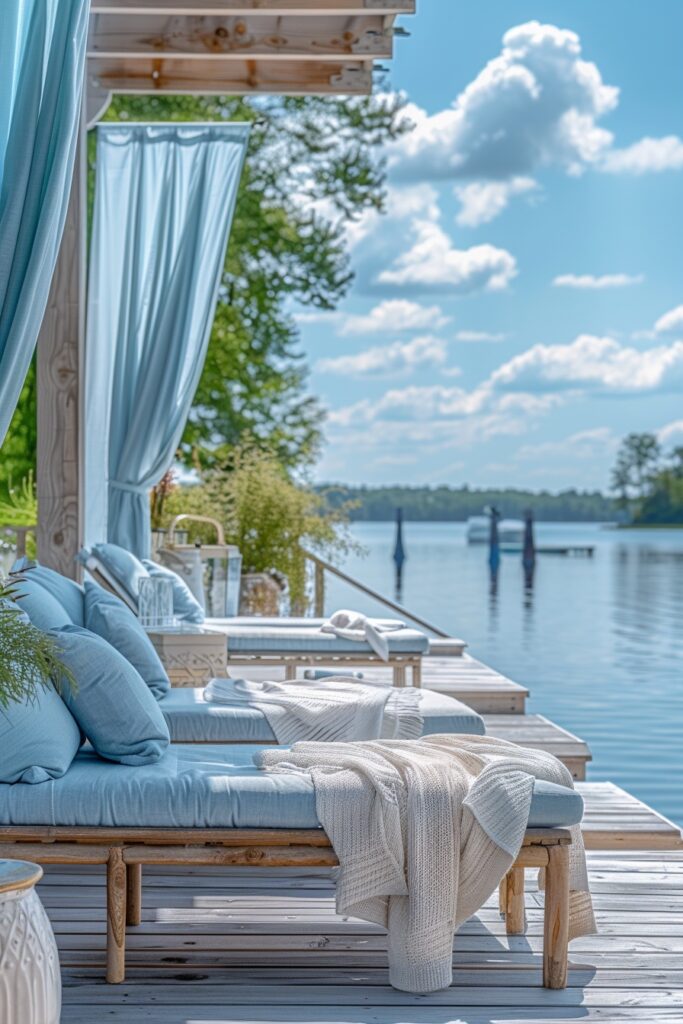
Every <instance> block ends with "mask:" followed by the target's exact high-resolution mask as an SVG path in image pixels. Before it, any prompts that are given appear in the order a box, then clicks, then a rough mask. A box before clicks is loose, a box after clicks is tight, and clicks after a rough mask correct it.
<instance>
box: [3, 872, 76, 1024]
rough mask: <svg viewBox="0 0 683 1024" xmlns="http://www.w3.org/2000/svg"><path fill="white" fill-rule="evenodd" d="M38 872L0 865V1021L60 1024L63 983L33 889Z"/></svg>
mask: <svg viewBox="0 0 683 1024" xmlns="http://www.w3.org/2000/svg"><path fill="white" fill-rule="evenodd" d="M42 876H43V869H42V868H41V867H39V866H38V865H37V864H30V863H29V862H28V861H25V860H0V1021H2V1022H3V1024H59V1017H60V1012H61V1007H62V980H61V976H60V973H59V957H58V955H57V946H56V944H55V937H54V935H53V932H52V926H51V925H50V922H49V920H48V917H47V914H46V913H45V911H44V910H43V904H42V903H41V902H40V900H39V898H38V894H37V893H36V891H35V889H34V886H35V884H36V882H39V881H40V879H41V878H42Z"/></svg>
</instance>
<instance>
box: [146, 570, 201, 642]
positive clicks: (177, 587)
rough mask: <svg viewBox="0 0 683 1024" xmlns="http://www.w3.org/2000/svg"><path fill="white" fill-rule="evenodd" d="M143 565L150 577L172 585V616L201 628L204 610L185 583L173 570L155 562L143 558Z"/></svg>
mask: <svg viewBox="0 0 683 1024" xmlns="http://www.w3.org/2000/svg"><path fill="white" fill-rule="evenodd" d="M142 564H143V565H144V567H145V569H146V570H147V572H148V573H149V574H150V576H159V577H161V578H162V579H165V580H170V581H171V583H172V584H173V614H174V615H175V616H176V618H178V619H181V620H182V621H183V622H193V623H195V625H197V626H201V624H202V623H203V622H204V609H203V608H202V606H201V605H200V603H199V601H198V600H197V598H196V597H195V596H194V594H193V593H192V591H191V590H190V588H189V587H188V585H187V583H186V582H185V580H184V579H182V577H180V576H179V575H178V573H177V572H173V569H168V568H167V567H166V566H165V565H159V564H158V563H157V562H150V561H149V560H147V559H145V558H143V560H142Z"/></svg>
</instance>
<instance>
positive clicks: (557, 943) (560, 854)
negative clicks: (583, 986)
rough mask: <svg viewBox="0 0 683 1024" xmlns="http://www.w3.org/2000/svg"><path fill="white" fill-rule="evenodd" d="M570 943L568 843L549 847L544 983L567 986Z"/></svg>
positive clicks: (550, 986)
mask: <svg viewBox="0 0 683 1024" xmlns="http://www.w3.org/2000/svg"><path fill="white" fill-rule="evenodd" d="M568 947H569V846H565V845H558V846H549V847H548V866H547V867H546V869H545V911H544V916H543V985H544V987H545V988H566V987H567V955H568Z"/></svg>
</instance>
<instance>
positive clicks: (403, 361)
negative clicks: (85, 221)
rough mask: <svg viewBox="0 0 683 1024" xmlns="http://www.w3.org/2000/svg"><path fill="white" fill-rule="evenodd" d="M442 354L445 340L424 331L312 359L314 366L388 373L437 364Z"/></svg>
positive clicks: (354, 372) (335, 370)
mask: <svg viewBox="0 0 683 1024" xmlns="http://www.w3.org/2000/svg"><path fill="white" fill-rule="evenodd" d="M446 357H447V346H446V342H445V341H443V340H442V339H441V338H434V337H431V336H430V335H427V336H425V337H418V338H413V339H412V341H395V342H393V343H392V344H391V345H378V346H376V347H374V348H369V349H367V350H366V351H365V352H358V353H356V354H355V355H348V356H337V357H335V358H332V359H321V360H319V361H318V363H316V370H318V371H319V372H320V373H335V374H342V375H344V376H353V377H370V376H390V375H392V374H396V373H407V372H410V371H411V370H414V369H416V368H417V367H418V366H424V365H431V366H441V365H443V363H445V362H446Z"/></svg>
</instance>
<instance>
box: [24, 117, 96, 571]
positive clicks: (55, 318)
mask: <svg viewBox="0 0 683 1024" xmlns="http://www.w3.org/2000/svg"><path fill="white" fill-rule="evenodd" d="M86 149H87V139H86V133H85V128H84V127H83V128H82V129H81V132H80V136H79V141H78V145H77V150H76V162H75V167H74V177H73V184H72V187H71V196H70V199H69V207H68V211H67V215H66V223H65V226H64V234H63V236H62V243H61V247H60V250H59V255H58V257H57V265H56V267H55V272H54V276H53V278H52V287H51V288H50V294H49V297H48V302H47V308H46V310H45V317H44V319H43V323H42V326H41V329H40V334H39V337H38V358H37V381H38V385H37V386H38V403H37V404H38V453H37V473H36V488H37V494H38V509H39V514H38V530H37V541H38V559H39V560H40V561H41V562H42V563H43V564H44V565H48V566H50V568H52V569H56V570H57V571H58V572H61V573H62V574H63V575H65V576H69V577H71V578H72V579H78V578H79V573H80V567H79V565H78V564H77V563H76V562H75V561H74V558H75V555H76V553H77V552H78V550H79V547H80V544H81V523H82V472H81V466H82V459H81V453H80V443H81V437H80V419H81V369H82V350H83V335H84V327H85V251H86V204H85V191H86Z"/></svg>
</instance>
